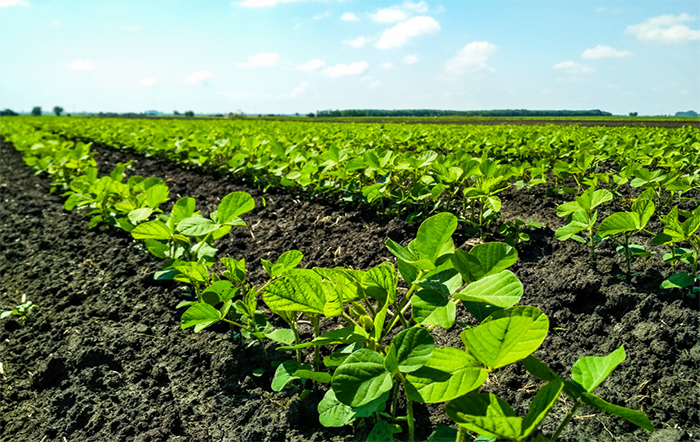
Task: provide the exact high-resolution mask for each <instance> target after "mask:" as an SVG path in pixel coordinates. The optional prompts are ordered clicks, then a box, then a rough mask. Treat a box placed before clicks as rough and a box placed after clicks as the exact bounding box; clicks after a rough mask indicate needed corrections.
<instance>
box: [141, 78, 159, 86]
mask: <svg viewBox="0 0 700 442" xmlns="http://www.w3.org/2000/svg"><path fill="white" fill-rule="evenodd" d="M154 84H158V79H157V78H156V77H147V78H143V79H141V86H153V85H154Z"/></svg>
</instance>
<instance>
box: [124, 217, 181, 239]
mask: <svg viewBox="0 0 700 442" xmlns="http://www.w3.org/2000/svg"><path fill="white" fill-rule="evenodd" d="M171 234H172V232H171V231H170V228H168V226H167V224H165V223H163V222H160V221H158V220H154V221H148V222H145V223H143V224H139V225H138V226H136V227H135V228H134V230H132V231H131V236H133V237H134V239H161V240H163V239H169V238H170V235H171Z"/></svg>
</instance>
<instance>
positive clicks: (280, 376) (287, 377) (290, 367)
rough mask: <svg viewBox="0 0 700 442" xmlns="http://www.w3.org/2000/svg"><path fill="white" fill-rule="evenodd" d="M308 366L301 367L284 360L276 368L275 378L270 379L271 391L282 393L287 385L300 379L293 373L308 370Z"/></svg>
mask: <svg viewBox="0 0 700 442" xmlns="http://www.w3.org/2000/svg"><path fill="white" fill-rule="evenodd" d="M310 368H311V366H310V365H301V364H300V363H298V362H297V361H295V360H293V359H289V360H286V361H284V362H282V363H281V364H280V365H278V366H277V370H275V376H274V377H273V378H272V385H271V386H272V391H282V390H283V389H284V387H286V386H287V384H288V383H290V382H292V381H293V380H295V379H301V378H300V377H298V376H296V375H295V374H294V373H295V372H296V371H297V370H309V369H310Z"/></svg>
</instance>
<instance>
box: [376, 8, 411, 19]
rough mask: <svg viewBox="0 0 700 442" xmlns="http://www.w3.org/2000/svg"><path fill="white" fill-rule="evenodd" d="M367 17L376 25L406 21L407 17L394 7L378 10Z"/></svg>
mask: <svg viewBox="0 0 700 442" xmlns="http://www.w3.org/2000/svg"><path fill="white" fill-rule="evenodd" d="M369 17H370V18H371V19H372V20H373V21H376V22H377V23H396V22H398V21H403V20H406V19H407V18H408V15H407V14H406V13H405V12H403V11H402V10H400V9H398V8H397V7H396V6H394V7H391V8H384V9H380V10H379V11H377V12H375V13H374V14H370V15H369Z"/></svg>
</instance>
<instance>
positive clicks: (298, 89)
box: [289, 83, 309, 98]
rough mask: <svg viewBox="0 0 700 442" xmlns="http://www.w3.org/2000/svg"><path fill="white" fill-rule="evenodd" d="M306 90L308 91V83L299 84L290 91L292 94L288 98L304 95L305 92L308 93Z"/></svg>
mask: <svg viewBox="0 0 700 442" xmlns="http://www.w3.org/2000/svg"><path fill="white" fill-rule="evenodd" d="M308 90H309V84H308V83H301V84H300V85H299V86H297V87H295V88H294V89H292V93H291V94H289V98H297V97H299V96H300V95H303V94H305V93H306V91H308Z"/></svg>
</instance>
